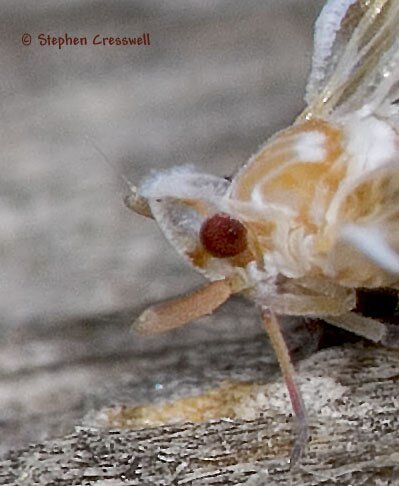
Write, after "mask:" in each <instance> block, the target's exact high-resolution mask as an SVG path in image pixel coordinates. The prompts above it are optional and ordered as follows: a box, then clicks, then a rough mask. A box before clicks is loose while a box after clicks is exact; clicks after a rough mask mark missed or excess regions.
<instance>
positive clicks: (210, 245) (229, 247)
mask: <svg viewBox="0 0 399 486" xmlns="http://www.w3.org/2000/svg"><path fill="white" fill-rule="evenodd" d="M200 240H201V243H202V244H203V246H204V247H205V248H206V250H207V251H208V252H209V253H210V254H211V255H213V256H215V257H217V258H227V257H232V256H235V255H238V254H239V253H241V252H243V251H244V250H245V249H246V247H247V230H246V228H245V226H244V225H243V224H242V223H240V222H239V221H238V220H237V219H234V218H232V217H230V216H229V215H228V214H226V213H217V214H214V215H213V216H211V217H210V218H208V219H207V220H206V221H205V222H204V223H203V224H202V226H201V230H200Z"/></svg>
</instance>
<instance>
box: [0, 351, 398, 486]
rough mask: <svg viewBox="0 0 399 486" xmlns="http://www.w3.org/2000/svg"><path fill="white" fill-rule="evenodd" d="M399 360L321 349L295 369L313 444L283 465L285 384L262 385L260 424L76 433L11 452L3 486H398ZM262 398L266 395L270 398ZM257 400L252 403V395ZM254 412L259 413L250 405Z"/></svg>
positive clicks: (1, 476) (0, 467)
mask: <svg viewBox="0 0 399 486" xmlns="http://www.w3.org/2000/svg"><path fill="white" fill-rule="evenodd" d="M398 376H399V353H398V352H397V351H387V350H386V349H384V348H381V347H376V346H364V345H363V344H358V345H355V346H353V345H352V346H349V345H347V346H345V347H342V348H339V349H338V348H331V349H328V350H324V351H322V352H319V353H318V354H316V355H314V356H313V357H311V358H309V359H308V360H306V361H304V362H303V363H302V366H301V377H302V388H303V390H304V393H305V400H306V402H307V404H308V409H309V416H310V424H311V434H312V439H311V443H310V447H309V451H308V453H307V454H306V457H305V458H304V459H303V461H302V463H301V465H300V466H299V467H298V468H297V469H295V470H293V471H290V470H289V468H288V463H287V460H286V457H287V454H288V453H289V448H290V444H291V442H292V437H293V431H292V428H291V423H290V418H289V413H288V411H289V405H288V403H287V402H286V401H284V400H282V399H280V400H276V398H275V397H276V396H279V395H280V396H282V393H283V391H282V388H283V387H284V385H282V384H270V385H269V386H266V388H265V397H268V399H269V403H268V406H267V407H266V408H265V410H264V411H263V414H264V415H263V417H261V418H255V419H252V420H247V421H243V420H235V421H231V420H221V421H215V422H210V423H203V424H197V425H194V424H186V425H175V426H166V427H160V428H156V429H145V430H139V431H132V430H127V431H120V430H113V431H105V430H99V429H93V428H81V429H78V430H76V431H75V432H74V433H72V434H70V435H68V436H65V437H63V438H59V439H55V440H50V441H47V442H44V443H42V444H37V445H33V446H31V447H29V448H26V449H22V450H18V451H14V452H11V453H9V454H8V455H7V456H6V457H5V459H4V460H3V462H2V463H0V481H2V482H1V484H18V485H28V484H36V483H39V484H58V485H71V484H85V485H86V484H98V485H100V484H101V485H119V484H130V485H136V484H137V485H141V484H157V485H172V484H173V485H176V486H177V485H186V484H190V485H198V486H199V485H228V484H234V485H236V484H246V485H247V486H250V485H251V486H255V485H263V484H271V485H274V484H276V485H277V484H303V485H315V484H343V485H350V484H379V485H385V484H387V485H388V484H396V483H397V481H398V480H399V478H398V467H399V453H398V447H399V437H398V433H397V430H398V422H399V415H398V413H397V409H398V398H399V396H398V387H397V381H398ZM268 394H269V396H268ZM255 398H256V397H255ZM254 408H256V407H254Z"/></svg>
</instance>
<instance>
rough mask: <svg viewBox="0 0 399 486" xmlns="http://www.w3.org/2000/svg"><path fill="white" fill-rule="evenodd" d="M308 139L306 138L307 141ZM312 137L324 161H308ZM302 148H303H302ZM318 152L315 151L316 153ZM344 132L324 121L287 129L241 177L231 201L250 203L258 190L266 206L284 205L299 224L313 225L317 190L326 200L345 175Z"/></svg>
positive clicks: (272, 140) (271, 142) (246, 167)
mask: <svg viewBox="0 0 399 486" xmlns="http://www.w3.org/2000/svg"><path fill="white" fill-rule="evenodd" d="M306 137H307V138H306ZM312 137H313V138H314V139H315V141H316V142H317V140H318V139H319V140H321V142H320V141H319V142H318V143H316V144H315V145H316V147H315V148H316V149H318V150H319V152H320V151H321V152H320V153H321V154H322V155H323V157H322V159H320V160H317V156H316V159H313V160H306V156H307V154H308V153H309V154H310V155H309V157H310V156H311V154H312V146H311V142H310V143H309V140H310V141H312ZM301 147H302V148H301ZM317 153H318V152H317V151H316V154H317ZM342 154H343V147H342V132H341V130H340V128H339V127H336V126H333V125H331V124H330V123H327V122H324V121H323V120H317V119H313V120H309V121H305V122H303V123H301V124H298V125H294V126H293V127H290V128H288V129H287V130H284V131H282V132H280V133H278V134H277V135H276V136H275V137H273V138H272V139H271V140H270V142H269V143H268V144H267V145H266V146H265V147H264V148H263V149H262V150H261V151H260V152H259V153H258V154H257V155H256V156H255V157H254V158H252V159H251V160H250V161H249V162H248V164H247V165H246V166H244V168H243V169H242V170H241V172H240V173H239V174H238V177H237V181H236V182H235V186H234V188H233V191H232V196H231V197H232V198H234V199H238V200H242V201H251V200H252V199H253V196H254V191H255V190H257V191H258V195H259V194H260V196H261V198H262V202H264V204H265V205H267V204H268V202H269V203H278V204H283V205H286V206H288V207H292V208H293V209H294V210H295V211H297V212H298V218H297V219H298V222H300V223H303V224H306V225H311V224H312V223H311V221H310V217H309V210H310V209H311V204H312V201H313V200H314V197H315V192H316V190H318V189H319V190H320V187H321V186H322V187H323V190H324V192H325V193H326V197H327V198H330V197H332V196H333V194H334V193H335V192H336V190H337V188H338V184H339V182H340V180H341V179H342V178H343V176H344V175H345V171H346V166H345V164H342V163H339V161H340V160H341V155H342Z"/></svg>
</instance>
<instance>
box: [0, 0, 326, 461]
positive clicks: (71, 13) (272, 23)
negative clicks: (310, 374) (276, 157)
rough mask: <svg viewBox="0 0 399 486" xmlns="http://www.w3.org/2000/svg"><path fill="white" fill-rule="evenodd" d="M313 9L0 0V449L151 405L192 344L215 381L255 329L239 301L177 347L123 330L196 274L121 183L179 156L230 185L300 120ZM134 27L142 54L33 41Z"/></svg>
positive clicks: (136, 0) (275, 3)
mask: <svg viewBox="0 0 399 486" xmlns="http://www.w3.org/2000/svg"><path fill="white" fill-rule="evenodd" d="M322 3H323V2H322V1H321V0H246V1H245V2H230V1H228V0H201V1H197V0H118V1H114V2H109V1H106V0H104V1H101V0H69V1H65V0H36V1H35V2H30V1H28V0H2V2H1V10H2V22H1V27H0V58H1V66H2V69H1V70H0V112H1V117H0V125H1V129H0V142H1V152H0V166H1V177H0V272H1V273H0V335H1V340H0V436H1V437H2V439H1V441H0V442H1V443H0V452H3V451H5V450H7V449H8V448H10V447H15V446H16V445H22V444H25V443H27V442H29V441H33V440H39V439H42V438H44V437H48V436H49V435H50V436H51V435H56V434H59V433H61V432H64V431H68V430H70V428H71V427H72V426H73V425H74V424H76V423H79V420H80V419H81V417H82V416H83V414H84V413H86V411H87V409H88V407H89V406H88V405H87V403H90V407H92V406H94V405H93V404H96V403H100V404H103V403H106V402H107V400H108V401H110V400H111V399H110V398H109V397H112V400H111V401H113V402H114V401H117V400H118V396H123V393H125V394H126V396H127V395H129V396H133V395H134V397H135V399H136V400H138V401H140V397H146V396H147V397H148V393H147V392H148V390H150V389H152V387H153V383H154V380H155V378H154V376H155V375H154V373H158V375H156V376H157V377H158V378H159V377H160V376H161V375H162V376H163V377H164V376H165V374H167V372H168V370H170V371H171V372H173V373H175V372H176V373H178V372H181V370H182V369H183V368H184V366H185V364H184V363H185V361H184V356H185V353H186V351H185V350H186V349H187V350H188V351H187V353H191V354H189V356H190V360H191V361H190V363H191V365H192V363H193V362H195V359H196V358H195V357H194V358H193V355H192V352H193V351H190V349H191V350H192V348H193V345H194V344H195V347H196V348H195V349H196V350H197V352H198V360H199V361H198V362H196V363H197V364H198V369H202V370H203V369H204V367H206V363H205V364H204V360H206V359H208V363H211V365H210V368H211V369H213V370H215V369H217V367H218V365H217V358H216V357H217V356H218V354H220V346H221V345H222V344H220V343H223V342H230V343H231V346H233V347H234V346H235V345H236V343H239V342H240V345H241V346H244V348H245V339H248V342H249V340H250V339H251V336H252V337H253V336H255V337H256V336H258V335H259V334H260V333H261V332H262V331H261V329H260V326H259V324H258V323H257V322H256V315H255V313H254V312H253V311H252V310H251V307H250V306H248V305H247V304H245V303H243V302H241V301H233V302H232V303H231V304H229V306H230V307H229V306H226V309H224V310H223V311H221V314H220V316H218V318H213V317H212V318H209V319H208V320H206V322H205V324H204V325H194V326H191V327H190V326H189V327H188V328H187V329H184V330H179V331H176V332H175V333H174V334H172V337H171V335H166V336H163V337H160V338H149V339H138V338H137V337H134V336H132V335H131V334H130V333H129V324H130V322H131V321H132V320H133V318H134V317H135V316H137V314H138V313H139V312H140V311H141V310H143V309H144V307H145V306H146V305H149V304H151V303H154V302H156V301H159V300H162V299H165V298H167V297H171V296H175V295H177V294H179V293H182V292H184V291H186V290H187V289H190V288H194V287H195V286H196V285H198V284H200V283H201V281H202V279H201V277H199V276H198V275H196V274H195V273H194V272H193V271H192V270H191V269H190V268H188V267H186V266H185V265H184V263H182V262H181V261H180V259H179V257H178V256H177V255H176V254H175V252H174V250H173V249H172V248H170V247H169V246H168V244H167V243H166V242H165V241H164V239H163V237H162V235H161V234H160V232H159V230H158V229H157V227H156V225H155V224H154V223H153V222H152V221H149V220H145V219H144V218H140V217H139V216H137V215H135V214H133V213H130V212H129V211H128V210H127V209H126V208H125V207H124V205H123V196H124V195H126V194H127V193H128V188H127V186H126V185H124V183H123V180H122V177H121V175H123V176H124V177H127V178H128V179H129V180H131V181H139V180H140V179H141V178H142V177H143V176H144V175H146V174H148V172H149V171H150V170H151V169H157V168H166V167H171V166H173V165H178V164H184V163H187V162H190V163H193V164H196V165H197V166H199V167H201V168H202V169H204V170H206V171H208V172H211V173H215V174H218V175H231V174H232V173H233V172H234V171H235V170H236V169H237V168H238V167H239V166H240V165H241V164H242V163H243V162H244V161H246V160H247V159H248V157H249V156H251V155H252V154H253V153H254V152H255V151H256V150H257V147H258V146H259V145H261V144H262V143H263V142H264V141H265V140H266V138H267V137H268V136H270V135H271V134H272V133H273V132H275V131H276V130H279V129H281V128H283V127H285V126H287V125H288V124H290V123H291V121H292V120H293V118H294V117H295V116H296V115H297V114H298V113H299V112H300V110H301V109H302V108H303V106H304V105H303V99H302V97H303V93H304V87H305V82H306V76H307V73H308V70H309V67H310V60H311V52H312V35H313V23H314V20H315V18H316V16H317V14H318V12H319V11H320V8H321V6H322ZM144 32H146V33H149V34H150V40H151V45H150V46H140V47H138V46H109V45H108V46H93V45H87V46H64V47H62V48H61V49H58V46H40V45H39V42H38V38H37V36H38V35H39V34H45V36H47V35H48V34H50V35H52V36H57V37H58V36H63V35H64V34H68V35H69V36H71V37H75V36H76V37H87V39H88V42H89V44H90V43H91V39H92V37H93V36H94V35H96V34H99V35H100V37H109V36H114V37H118V36H119V37H122V36H130V37H136V36H141V35H142V34H143V33H144ZM25 33H28V34H30V35H31V36H32V43H31V45H29V46H25V45H23V43H22V36H23V34H25ZM232 309H233V314H232ZM232 315H234V320H233V319H232V318H231V316H232ZM214 327H215V329H211V328H214ZM243 341H244V345H243V344H242V343H243ZM260 344H261V345H262V346H263V344H264V343H263V342H262V343H260ZM201 346H202V348H201ZM212 346H213V347H212ZM176 348H179V349H180V352H179V353H178V354H176V352H175V349H176ZM234 349H235V348H234ZM241 349H243V348H241ZM251 349H252V348H251ZM168 350H171V352H168ZM201 350H202V351H201ZM204 350H206V351H204ZM241 352H245V351H241ZM248 352H249V351H248ZM257 352H258V351H256V350H255V351H254V353H255V354H256V353H257ZM212 353H213V354H212ZM249 353H250V352H249ZM233 355H234V353H232V356H233ZM199 356H201V358H200V357H199ZM201 360H202V361H201ZM250 365H251V360H250V358H248V369H250V367H251V366H250ZM160 370H162V373H163V374H162V373H161V371H160ZM219 371H220V370H219ZM225 371H226V370H225ZM263 371H264V370H259V372H263ZM220 372H221V371H220ZM254 372H255V371H254ZM209 373H211V371H210V372H209ZM226 373H227V371H226ZM162 376H161V378H162ZM161 378H159V379H161ZM146 379H148V380H149V381H148V383H147V385H148V386H147V388H145V386H143V383H144V382H145V380H146ZM162 379H164V378H162ZM207 379H209V376H207ZM111 384H112V387H111ZM133 385H134V386H133ZM104 390H105V391H104ZM110 390H111V391H110ZM115 390H117V391H115ZM118 390H119V391H118ZM129 390H130V391H129ZM122 391H123V392H122ZM118 393H119V395H118ZM88 397H89V398H88ZM104 397H106V398H104ZM107 397H108V398H107ZM119 400H123V398H119ZM143 400H144V398H143Z"/></svg>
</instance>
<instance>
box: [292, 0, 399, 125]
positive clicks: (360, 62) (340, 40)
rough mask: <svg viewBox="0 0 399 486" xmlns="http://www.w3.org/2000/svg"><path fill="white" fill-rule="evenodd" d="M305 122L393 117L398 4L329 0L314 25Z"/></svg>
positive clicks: (398, 89) (398, 93) (392, 0)
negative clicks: (374, 115)
mask: <svg viewBox="0 0 399 486" xmlns="http://www.w3.org/2000/svg"><path fill="white" fill-rule="evenodd" d="M314 39H315V40H314V43H315V45H314V54H313V60H312V70H311V73H310V76H309V80H308V84H307V89H306V97H305V99H306V102H307V103H308V108H307V109H306V110H305V112H304V113H303V114H302V116H301V118H304V117H306V118H312V117H321V118H327V117H331V118H334V117H341V116H344V115H346V114H348V113H352V112H354V111H358V110H364V114H365V115H367V114H370V113H375V112H377V113H379V114H380V115H382V116H392V115H393V113H394V110H393V109H392V103H393V102H394V101H396V100H397V99H398V97H399V86H398V84H399V2H398V1H397V0H355V1H354V0H329V1H328V2H327V3H326V5H325V6H324V8H323V10H322V12H321V14H320V16H319V18H318V20H317V22H316V26H315V37H314Z"/></svg>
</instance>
